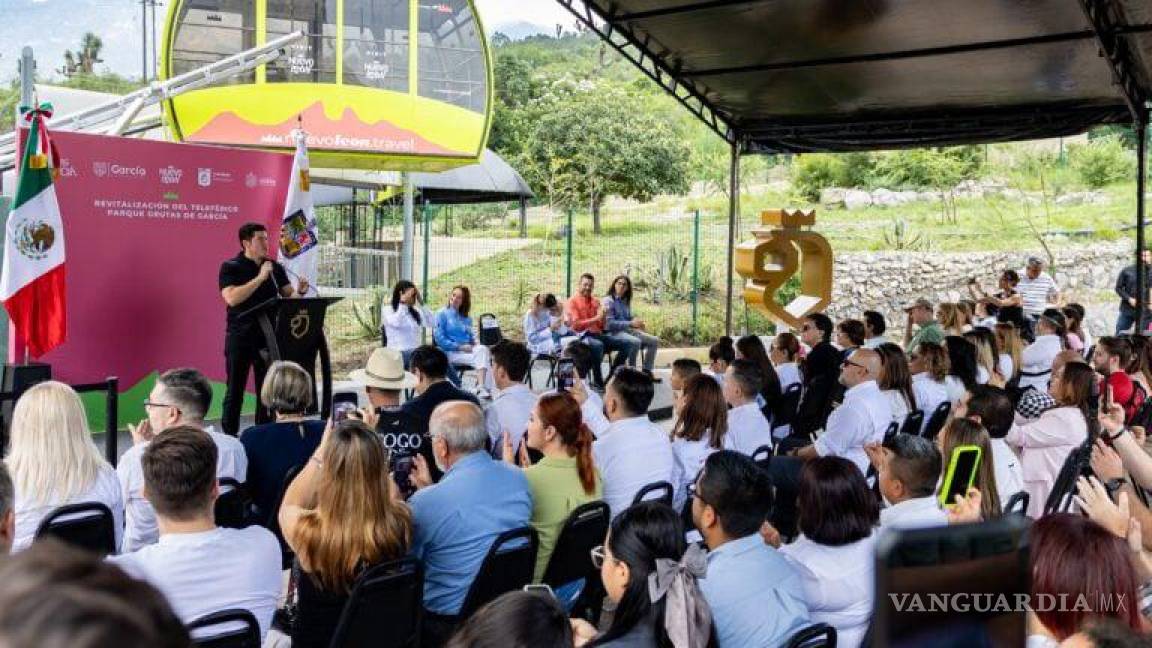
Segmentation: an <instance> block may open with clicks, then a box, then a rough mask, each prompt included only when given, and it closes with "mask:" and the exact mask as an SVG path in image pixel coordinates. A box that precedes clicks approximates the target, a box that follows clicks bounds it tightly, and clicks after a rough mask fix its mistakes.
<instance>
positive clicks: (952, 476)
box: [939, 445, 984, 508]
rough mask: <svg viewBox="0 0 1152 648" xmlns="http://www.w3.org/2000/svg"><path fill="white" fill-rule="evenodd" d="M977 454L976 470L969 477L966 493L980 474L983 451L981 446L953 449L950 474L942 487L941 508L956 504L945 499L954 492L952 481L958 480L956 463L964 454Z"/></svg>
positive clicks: (949, 464)
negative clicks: (950, 492)
mask: <svg viewBox="0 0 1152 648" xmlns="http://www.w3.org/2000/svg"><path fill="white" fill-rule="evenodd" d="M969 452H975V453H976V463H975V466H976V467H975V469H974V470H973V471H972V474H971V475H969V476H968V483H967V484H966V485H965V486H964V492H965V493H967V492H968V489H969V488H972V484H973V483H975V482H976V473H978V472H980V462H981V461H982V460H983V456H982V455H983V454H984V452H983V450H981V449H980V446H974V445H962V446H956V447H955V448H953V449H952V457H951V458H950V459H949V460H948V472H947V473H946V474H945V475H944V483H943V484H941V485H940V495H939V498H940V506H941V508H948V507H950V506H954V505H955V504H956V502H946V501H944V500H945V498H947V497H948V493H949V491H951V490H952V480H953V479H955V478H956V463H957V460H958V459H959V458H960V455H961V454H962V453H969Z"/></svg>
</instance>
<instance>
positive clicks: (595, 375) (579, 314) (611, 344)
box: [564, 272, 633, 388]
mask: <svg viewBox="0 0 1152 648" xmlns="http://www.w3.org/2000/svg"><path fill="white" fill-rule="evenodd" d="M595 286H596V278H595V277H593V276H592V275H591V274H589V273H587V272H585V273H584V274H582V275H580V283H579V284H578V287H577V290H576V294H575V295H572V296H571V297H569V298H568V303H567V304H566V305H565V307H564V322H565V324H567V325H568V326H569V327H571V329H572V331H573V332H574V333H576V334H578V335H579V336H580V340H581V341H582V342H584V343H585V344H587V345H588V346H589V347H591V349H592V379H593V381H594V383H595V385H596V387H597V388H603V387H604V376H603V373H602V371H601V365H602V364H603V361H604V354H605V353H606V352H609V351H616V352H617V353H616V359H615V361H613V366H612V367H611V369H613V370H614V369H615V368H616V367H618V366H620V365H621V364H623V362H624V360H626V359H627V358H629V357H630V356H632V355H633V351H632V345H631V343H630V342H628V341H626V340H622V339H617V338H614V337H611V336H609V335H605V334H604V324H605V322H606V321H607V318H608V311H606V310H605V309H603V308H602V307H601V304H600V300H599V299H596V298H595V297H593V296H592V291H593V289H594V288H595Z"/></svg>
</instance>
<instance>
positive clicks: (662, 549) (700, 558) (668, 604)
mask: <svg viewBox="0 0 1152 648" xmlns="http://www.w3.org/2000/svg"><path fill="white" fill-rule="evenodd" d="M592 559H593V562H594V563H595V564H596V566H597V567H598V568H599V569H600V580H601V581H603V584H604V591H605V592H606V593H607V600H608V601H610V602H611V603H612V604H613V606H614V608H615V612H614V614H613V615H612V621H611V623H610V624H609V625H608V627H607V628H606V629H605V630H604V632H603V633H597V631H596V628H594V627H592V625H591V624H589V623H588V622H587V621H584V620H582V619H573V621H572V631H573V635H574V637H573V638H574V639H575V645H577V646H612V647H613V648H626V647H627V646H637V647H639V646H673V645H676V646H698V647H704V646H713V645H715V634H714V632H713V627H712V626H713V622H718V619H717V617H716V616H715V614H709V610H708V603H707V602H706V601H705V600H704V598H705V597H704V595H703V594H702V593H701V591H700V590H701V588H702V583H703V581H697V579H698V578H703V576H704V571H705V568H706V566H707V559H706V558H705V555H704V551H703V550H702V549H701V548H700V547H699V546H698V545H692V546H687V545H686V544H685V542H684V529H683V527H682V526H681V524H680V516H679V515H677V514H676V513H675V511H673V510H672V509H671V508H669V507H668V506H667V505H665V504H663V503H661V502H641V503H640V504H637V505H636V506H633V507H631V508H629V509H628V510H626V511H624V512H623V513H621V514H620V515H619V516H618V517H617V518H616V519H615V520H613V521H612V526H611V527H610V528H609V529H608V537H607V538H605V539H604V545H603V546H601V547H597V548H596V549H593V550H592ZM673 638H675V640H673ZM720 645H721V646H724V645H725V644H724V643H723V642H721V644H720ZM733 645H734V644H733ZM748 645H751V644H748Z"/></svg>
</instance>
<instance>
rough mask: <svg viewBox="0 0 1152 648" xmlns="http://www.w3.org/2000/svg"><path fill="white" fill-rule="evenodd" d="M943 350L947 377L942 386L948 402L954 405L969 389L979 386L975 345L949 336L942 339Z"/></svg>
mask: <svg viewBox="0 0 1152 648" xmlns="http://www.w3.org/2000/svg"><path fill="white" fill-rule="evenodd" d="M944 348H945V349H947V350H948V377H946V378H945V379H944V386H945V387H947V388H948V400H949V402H951V403H952V404H953V405H955V404H956V402H957V401H959V400H960V398H961V397H962V396H964V394H965V393H967V392H968V390H969V389H972V388H973V387H975V386H976V385H979V384H981V383H980V381H979V375H980V370H979V365H978V364H977V359H976V345H975V344H972V342H970V341H968V340H966V339H964V338H963V337H960V336H959V335H949V336H948V337H946V338H944Z"/></svg>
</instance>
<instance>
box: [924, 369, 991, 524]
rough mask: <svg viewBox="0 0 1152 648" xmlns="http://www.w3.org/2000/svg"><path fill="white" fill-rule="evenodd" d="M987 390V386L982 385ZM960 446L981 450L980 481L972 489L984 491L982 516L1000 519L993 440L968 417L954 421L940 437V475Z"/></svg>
mask: <svg viewBox="0 0 1152 648" xmlns="http://www.w3.org/2000/svg"><path fill="white" fill-rule="evenodd" d="M980 387H985V385H980ZM960 446H976V447H978V448H980V467H979V468H978V469H977V471H976V481H975V482H973V484H972V487H973V488H975V489H976V490H979V491H980V494H981V500H980V516H981V518H982V519H985V520H994V519H996V518H998V517H1000V511H1001V507H1000V501H1001V495H1000V490H999V485H998V484H997V483H996V467H995V462H994V458H993V457H992V444H991V439H990V438H989V437H988V432H987V430H985V429H984V426H983V425H980V423H978V422H976V421H973V420H972V419H969V418H964V417H960V416H957V417H953V418H952V419H950V420H949V421H948V424H947V425H945V426H944V429H943V430H940V434H938V435H937V436H936V447H938V448H939V449H940V461H941V463H940V474H941V475H946V474H947V472H948V464H949V462H951V461H952V453H953V452H954V451H955V450H956V448H958V447H960Z"/></svg>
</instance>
